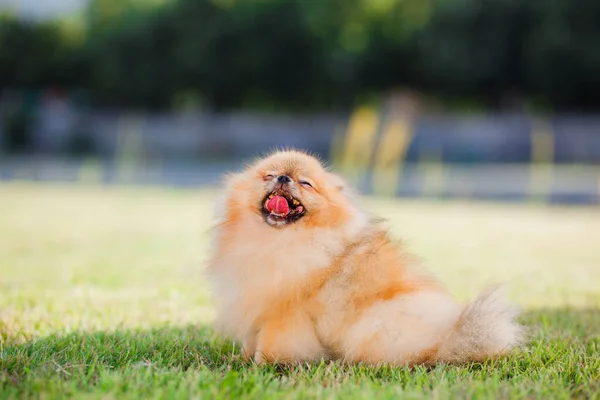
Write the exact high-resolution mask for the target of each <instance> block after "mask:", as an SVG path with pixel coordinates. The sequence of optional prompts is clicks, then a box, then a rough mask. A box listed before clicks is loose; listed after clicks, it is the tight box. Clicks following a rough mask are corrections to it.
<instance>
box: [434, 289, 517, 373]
mask: <svg viewBox="0 0 600 400" xmlns="http://www.w3.org/2000/svg"><path fill="white" fill-rule="evenodd" d="M517 316H518V311H517V309H516V308H515V307H514V306H513V305H511V304H510V303H509V302H508V301H507V300H506V299H505V298H504V296H503V295H502V293H501V291H500V290H499V288H497V287H496V288H491V289H489V290H487V291H486V292H484V293H482V294H481V295H480V296H479V297H477V298H476V299H475V300H474V301H473V302H472V303H470V304H469V305H468V306H467V307H466V308H465V309H464V311H463V312H462V314H461V316H460V318H459V319H458V321H457V322H456V324H455V325H454V328H453V330H452V331H451V332H450V333H449V335H448V336H447V337H446V340H444V342H442V344H441V346H440V347H439V349H438V353H437V359H438V361H442V362H447V363H459V362H465V361H477V360H481V359H483V358H487V357H493V356H498V355H502V354H505V353H507V352H509V351H510V350H512V349H514V348H515V347H517V346H519V345H521V344H522V343H523V341H524V340H525V330H524V328H523V327H522V326H521V325H519V324H518V323H517V321H516V319H517Z"/></svg>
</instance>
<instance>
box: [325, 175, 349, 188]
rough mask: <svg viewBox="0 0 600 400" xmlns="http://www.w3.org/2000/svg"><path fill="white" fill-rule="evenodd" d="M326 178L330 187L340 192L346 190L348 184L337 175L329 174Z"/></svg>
mask: <svg viewBox="0 0 600 400" xmlns="http://www.w3.org/2000/svg"><path fill="white" fill-rule="evenodd" d="M327 178H328V179H329V182H331V184H332V186H333V187H334V188H335V189H336V190H339V191H340V192H342V191H344V190H346V189H347V188H348V182H346V180H345V179H344V178H342V177H341V176H339V175H338V174H335V173H333V172H329V176H328V177H327Z"/></svg>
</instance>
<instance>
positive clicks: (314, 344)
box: [209, 151, 522, 365]
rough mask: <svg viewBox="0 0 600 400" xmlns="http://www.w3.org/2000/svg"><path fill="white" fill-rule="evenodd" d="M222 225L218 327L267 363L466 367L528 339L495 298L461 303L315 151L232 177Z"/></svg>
mask: <svg viewBox="0 0 600 400" xmlns="http://www.w3.org/2000/svg"><path fill="white" fill-rule="evenodd" d="M219 218H220V220H219V224H218V226H217V228H216V237H215V240H216V242H215V253H214V255H213V258H212V260H211V262H210V265H209V276H210V279H211V281H212V284H213V292H214V297H215V301H216V304H217V320H216V326H217V329H219V330H220V331H221V332H222V333H224V334H225V335H227V336H229V337H230V338H233V339H235V340H237V341H239V342H241V343H242V345H243V350H244V355H245V356H247V357H253V358H254V360H255V361H256V362H258V363H260V362H265V361H267V362H291V361H307V360H315V359H321V358H334V359H342V360H346V361H350V362H369V363H380V362H383V363H391V364H397V365H414V364H419V363H426V364H434V363H436V362H440V361H441V362H447V363H456V362H464V361H469V360H479V359H482V358H484V357H491V356H497V355H501V354H504V353H506V352H508V351H510V350H511V349H512V348H514V347H515V346H517V345H519V344H520V342H521V340H522V328H521V327H520V326H519V325H518V324H517V323H516V322H515V317H516V312H515V310H514V309H513V308H512V307H511V306H510V305H509V304H507V303H506V302H505V301H504V300H502V298H501V297H500V296H498V294H497V292H496V291H488V292H486V293H485V294H483V295H481V296H480V297H478V298H477V299H476V300H475V301H474V302H472V303H471V304H469V305H467V306H466V307H464V306H461V305H459V304H458V303H456V302H455V301H454V300H453V299H452V298H451V296H450V295H449V294H448V293H447V292H446V291H445V290H444V289H443V287H441V285H440V284H439V283H438V282H436V281H435V280H434V279H433V278H432V277H430V276H428V275H427V274H426V273H424V272H423V271H420V270H418V269H415V268H414V267H413V266H412V265H411V261H410V260H409V259H408V257H407V256H405V255H404V254H403V253H402V252H401V250H400V249H399V246H398V245H397V244H396V243H394V241H392V239H390V237H389V235H388V233H387V232H386V231H385V230H383V229H382V228H381V227H379V226H378V225H377V224H376V223H375V222H374V221H372V220H371V219H370V218H369V216H368V215H367V214H366V213H365V212H364V211H363V210H362V209H361V208H360V207H359V206H358V205H357V202H356V200H355V198H354V196H353V195H352V194H351V193H350V192H349V190H348V188H347V187H346V186H345V185H344V183H343V182H342V180H341V179H340V178H339V177H338V176H336V175H334V174H333V173H331V172H329V171H327V170H325V169H324V168H323V166H322V165H321V163H320V162H319V161H318V160H316V159H315V158H313V157H311V156H309V155H307V154H305V153H301V152H296V151H283V152H277V153H275V154H272V155H271V156H269V157H267V158H265V159H263V160H260V161H258V162H257V163H256V164H255V165H252V166H250V167H248V168H247V169H246V170H244V171H243V172H241V173H238V174H235V175H232V176H230V177H229V178H228V182H227V186H226V190H225V198H224V199H223V200H222V202H220V203H219Z"/></svg>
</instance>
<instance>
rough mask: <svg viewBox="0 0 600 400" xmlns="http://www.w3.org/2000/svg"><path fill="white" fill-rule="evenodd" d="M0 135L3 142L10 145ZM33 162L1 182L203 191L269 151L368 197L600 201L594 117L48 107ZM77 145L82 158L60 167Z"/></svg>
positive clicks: (7, 166)
mask: <svg viewBox="0 0 600 400" xmlns="http://www.w3.org/2000/svg"><path fill="white" fill-rule="evenodd" d="M6 131H7V130H6V127H2V126H0V139H2V137H3V136H6ZM30 131H31V141H32V144H31V148H30V150H31V151H32V154H33V156H32V155H31V154H30V155H28V156H21V157H14V156H10V155H4V156H3V158H2V159H1V160H0V179H5V180H8V179H35V180H80V179H88V180H98V181H102V182H107V183H116V182H129V183H163V184H177V185H188V186H190V185H207V184H214V183H216V182H218V177H219V176H220V175H221V174H222V173H224V172H225V171H227V170H230V169H234V168H237V167H239V165H241V164H242V162H243V161H244V160H247V159H249V158H252V157H254V156H257V155H260V154H264V153H265V152H266V151H269V150H270V149H273V148H275V147H296V148H302V149H308V150H310V151H312V152H314V153H317V154H319V155H321V156H322V157H324V158H326V159H330V160H331V162H332V163H334V164H336V166H337V167H338V168H339V169H340V170H341V171H342V172H343V173H344V174H345V175H346V176H347V177H349V179H351V180H353V182H354V183H355V184H356V185H358V186H359V187H360V189H361V190H363V191H364V192H367V193H373V194H381V195H392V196H394V195H395V196H436V197H477V198H494V199H514V200H523V199H541V200H550V201H558V202H585V203H595V202H599V199H600V167H599V165H600V117H596V116H554V117H551V118H534V117H530V116H526V115H516V114H505V115H489V116H451V115H422V116H419V117H418V118H408V117H406V116H403V114H402V113H395V112H385V111H382V112H379V111H378V110H375V109H359V110H357V111H356V112H355V113H354V114H353V115H351V116H346V117H344V116H336V115H269V114H251V113H228V114H203V113H180V114H131V113H127V114H125V113H120V112H108V111H104V112H85V113H82V112H74V111H73V110H71V109H70V108H69V107H67V106H65V105H62V106H54V107H46V108H45V109H44V110H42V111H41V112H40V113H39V114H38V115H37V116H36V118H35V123H34V124H33V125H32V126H31V129H30ZM73 143H79V145H80V146H81V143H85V145H84V146H83V148H85V153H86V154H87V156H86V157H85V158H83V159H81V158H68V157H67V158H65V157H64V154H65V153H64V152H65V151H67V150H68V148H69V147H73Z"/></svg>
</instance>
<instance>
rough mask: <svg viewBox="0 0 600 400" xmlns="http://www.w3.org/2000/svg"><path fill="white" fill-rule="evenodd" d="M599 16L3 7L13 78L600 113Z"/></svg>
mask: <svg viewBox="0 0 600 400" xmlns="http://www.w3.org/2000/svg"><path fill="white" fill-rule="evenodd" d="M598 20H600V2H591V1H588V0H548V1H547V2H545V3H544V4H543V5H542V4H541V3H538V2H536V3H534V2H531V1H527V0H324V1H303V0H272V1H271V0H270V1H245V0H212V1H211V0H91V2H90V7H89V10H88V13H87V15H86V17H85V21H84V23H83V24H77V23H75V24H73V23H71V24H70V25H68V26H67V25H66V24H62V25H59V24H56V23H53V24H40V25H34V24H30V23H26V22H22V21H17V20H15V19H10V18H7V17H3V18H0V89H2V88H6V87H9V86H15V87H23V86H25V87H27V86H33V87H39V86H47V85H59V86H61V85H62V86H67V87H73V88H80V89H84V90H88V91H89V92H90V93H93V94H94V96H95V98H96V101H97V102H99V103H100V104H106V105H116V106H123V107H140V108H153V109H166V108H170V107H173V106H176V105H178V104H182V102H184V103H193V104H205V105H207V106H208V107H210V108H211V109H214V110H224V109H231V108H240V107H252V108H263V109H275V108H276V109H290V108H293V109H296V110H310V109H324V108H330V107H333V106H336V105H338V106H340V105H341V106H343V107H348V106H351V105H352V104H353V102H354V101H355V100H356V99H357V98H359V97H360V96H364V95H370V94H375V95H380V94H381V93H383V92H385V91H387V90H389V89H392V88H394V87H395V86H408V87H412V88H415V89H419V90H423V91H425V92H426V93H431V94H435V95H441V96H442V97H443V98H448V99H454V100H455V101H460V102H463V101H465V100H466V101H467V102H471V103H472V102H476V103H480V104H481V103H482V104H484V105H485V106H487V107H492V108H499V107H502V104H503V100H504V99H505V98H506V97H508V96H512V95H513V94H515V93H516V94H518V95H522V96H525V97H527V96H529V97H535V98H543V99H545V100H546V103H547V104H548V105H549V106H552V107H555V108H557V109H564V110H569V109H578V108H579V109H590V110H591V109H596V110H598V109H600V95H599V94H598V93H600V91H599V90H598V89H599V85H600V50H599V49H600V47H598V46H597V43H598V42H599V40H600V25H599V24H598V23H597V21H598ZM82 26H83V27H84V28H82ZM182 99H185V101H183V100H182Z"/></svg>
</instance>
